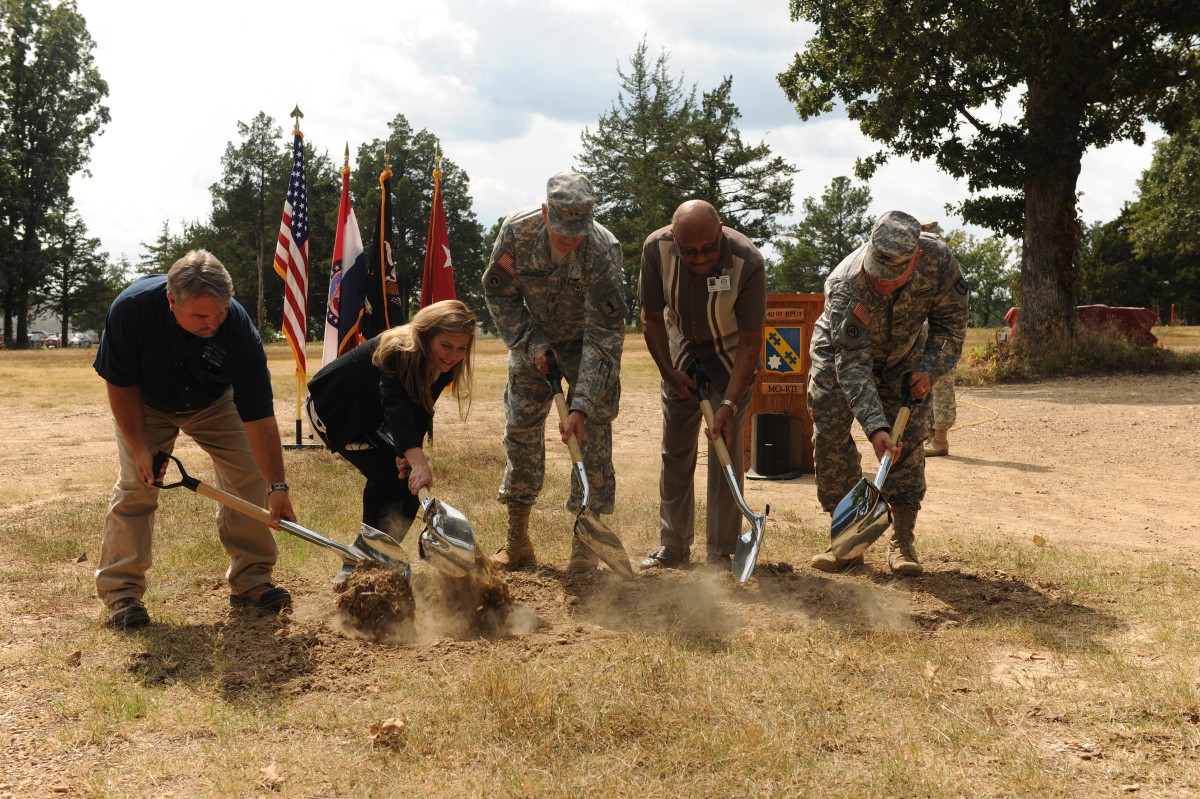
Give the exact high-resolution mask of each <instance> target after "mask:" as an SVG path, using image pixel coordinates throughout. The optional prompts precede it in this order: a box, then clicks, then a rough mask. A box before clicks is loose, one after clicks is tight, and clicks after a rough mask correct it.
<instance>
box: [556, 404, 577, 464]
mask: <svg viewBox="0 0 1200 799" xmlns="http://www.w3.org/2000/svg"><path fill="white" fill-rule="evenodd" d="M554 407H555V408H557V409H558V420H559V421H560V422H562V425H563V427H566V426H567V401H566V400H565V399H563V395H562V393H561V392H555V394H554ZM567 449H569V450H571V460H573V461H575V462H576V463H582V462H583V453H582V452H580V451H579V442H578V441H576V440H575V436H574V435H573V434H572V436H571V437H570V438H568V439H567Z"/></svg>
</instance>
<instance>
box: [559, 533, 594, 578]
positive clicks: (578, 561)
mask: <svg viewBox="0 0 1200 799" xmlns="http://www.w3.org/2000/svg"><path fill="white" fill-rule="evenodd" d="M599 565H600V558H598V557H596V553H595V552H593V551H592V550H590V549H588V547H587V545H586V544H584V543H583V541H582V540H581V539H580V538H579V536H578V535H576V536H575V537H574V538H573V539H572V540H571V560H569V561H568V562H567V571H568V572H570V573H571V574H584V573H586V572H590V571H592V570H594V569H596V568H598V567H599Z"/></svg>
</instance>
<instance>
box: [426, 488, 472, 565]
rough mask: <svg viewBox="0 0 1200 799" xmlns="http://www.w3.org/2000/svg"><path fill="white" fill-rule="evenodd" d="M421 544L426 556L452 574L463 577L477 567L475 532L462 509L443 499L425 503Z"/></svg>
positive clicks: (432, 562)
mask: <svg viewBox="0 0 1200 799" xmlns="http://www.w3.org/2000/svg"><path fill="white" fill-rule="evenodd" d="M418 546H419V549H420V554H421V557H422V558H425V559H426V560H428V561H429V562H430V563H431V564H432V565H433V567H434V568H435V569H437V570H438V571H440V572H442V573H443V574H445V575H447V576H449V577H463V576H465V575H466V574H467V573H468V572H470V571H471V570H473V569H474V568H475V532H474V530H472V529H471V523H470V522H468V521H467V518H466V517H465V516H463V515H462V513H460V512H459V511H457V510H455V509H454V508H452V507H450V506H449V505H447V504H446V503H445V502H442V501H441V500H439V499H433V500H431V501H430V502H429V503H428V504H427V505H426V506H425V529H424V530H422V531H421V535H420V537H419V539H418Z"/></svg>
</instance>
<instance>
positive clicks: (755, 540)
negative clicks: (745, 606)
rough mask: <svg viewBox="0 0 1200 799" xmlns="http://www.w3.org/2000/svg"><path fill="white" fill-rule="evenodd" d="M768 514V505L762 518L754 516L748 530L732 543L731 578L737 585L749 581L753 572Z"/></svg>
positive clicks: (769, 510)
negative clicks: (732, 577)
mask: <svg viewBox="0 0 1200 799" xmlns="http://www.w3.org/2000/svg"><path fill="white" fill-rule="evenodd" d="M770 512H771V506H770V505H768V506H767V509H766V513H764V514H763V515H762V516H758V515H757V514H756V515H755V516H754V519H753V521H752V523H751V525H750V529H749V530H747V531H746V532H744V533H742V534H741V535H739V536H738V539H737V541H736V542H735V543H734V546H733V576H734V579H736V580H737V581H738V582H739V583H744V582H746V581H747V580H749V579H750V575H751V573H753V571H754V564H755V563H756V562H757V561H758V550H759V549H760V548H761V547H762V540H763V531H764V529H765V527H766V524H765V522H766V516H767V513H770Z"/></svg>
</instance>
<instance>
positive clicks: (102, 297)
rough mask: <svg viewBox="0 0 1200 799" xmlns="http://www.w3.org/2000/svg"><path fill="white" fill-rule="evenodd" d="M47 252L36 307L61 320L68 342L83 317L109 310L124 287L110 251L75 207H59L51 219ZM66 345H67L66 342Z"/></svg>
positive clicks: (61, 327)
mask: <svg viewBox="0 0 1200 799" xmlns="http://www.w3.org/2000/svg"><path fill="white" fill-rule="evenodd" d="M43 255H44V256H45V258H46V263H47V265H48V269H49V271H48V279H47V281H46V283H45V284H44V287H43V288H42V290H40V291H37V292H35V293H34V295H33V308H34V310H35V311H37V312H38V313H47V312H48V313H50V314H53V315H54V316H57V317H58V318H59V320H60V329H59V333H60V334H61V336H62V340H63V341H64V342H65V341H66V340H67V336H68V335H69V334H70V332H71V330H72V329H79V330H82V329H85V328H81V327H80V324H79V322H80V318H81V317H84V318H87V315H88V314H91V313H94V312H96V311H98V310H103V311H107V308H108V304H109V303H111V302H112V300H113V298H114V297H115V296H116V294H117V292H118V291H120V289H121V288H123V286H121V285H119V284H114V282H113V277H114V275H113V270H112V268H111V267H110V265H109V261H108V253H106V252H102V251H101V250H100V240H99V239H96V238H92V237H90V236H88V230H87V226H86V225H85V224H84V223H83V220H82V219H80V218H79V214H78V213H76V211H75V209H74V208H73V207H70V206H68V207H65V208H62V209H56V210H54V211H52V212H51V214H50V217H49V218H48V219H47V224H46V236H45V239H44V251H43ZM64 346H65V345H64Z"/></svg>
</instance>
